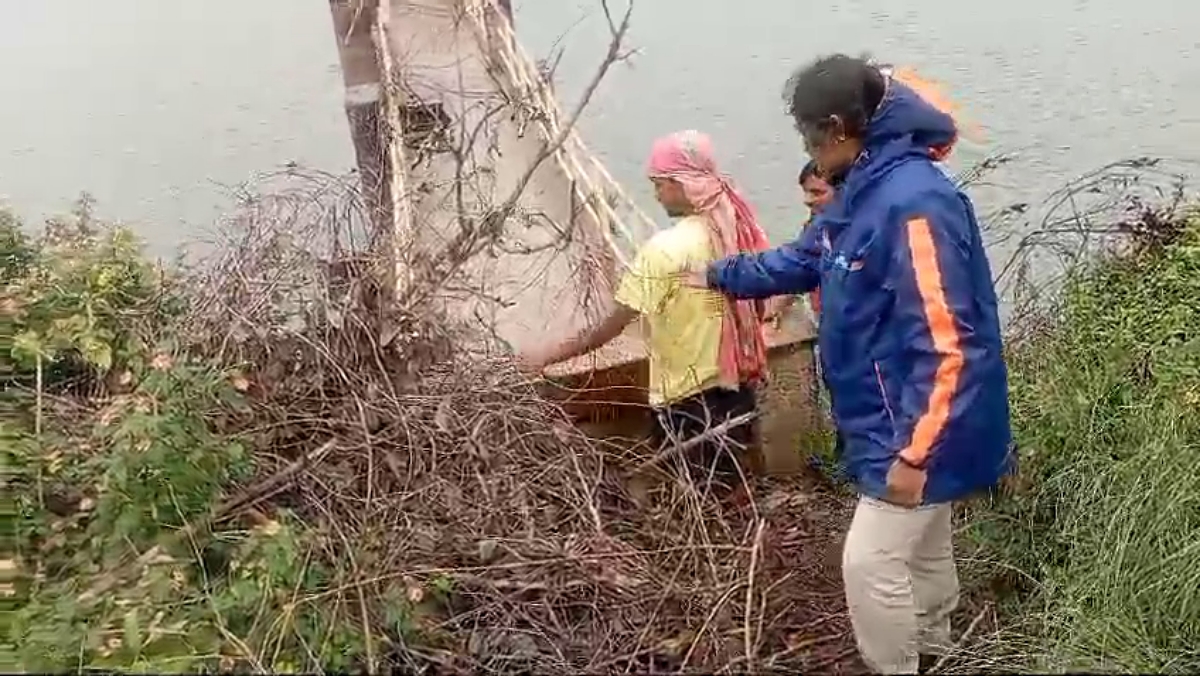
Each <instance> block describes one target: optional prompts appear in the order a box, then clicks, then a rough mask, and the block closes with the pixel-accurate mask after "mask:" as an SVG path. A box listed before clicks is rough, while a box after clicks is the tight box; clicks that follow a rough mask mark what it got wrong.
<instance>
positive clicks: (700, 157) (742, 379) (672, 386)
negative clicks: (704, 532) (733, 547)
mask: <svg viewBox="0 0 1200 676" xmlns="http://www.w3.org/2000/svg"><path fill="white" fill-rule="evenodd" d="M647 173H648V175H649V178H650V180H651V181H652V182H653V183H654V191H655V197H656V198H657V199H658V202H659V203H660V204H662V206H663V208H664V209H665V210H666V212H667V215H668V216H670V217H671V218H674V219H676V221H675V223H674V224H673V225H672V226H671V227H670V228H667V229H665V230H662V231H660V232H658V233H657V234H655V236H654V237H652V238H651V239H650V240H649V241H648V242H647V243H646V244H645V245H644V246H643V247H642V249H641V250H640V251H639V252H638V255H637V257H636V259H635V260H634V262H633V264H632V265H631V266H630V269H629V270H628V271H627V272H626V273H625V276H624V278H623V279H622V281H621V285H620V287H619V288H618V290H617V294H616V301H617V302H616V303H615V309H614V310H613V311H612V312H611V313H610V314H609V316H608V317H606V318H605V319H604V320H603V321H601V322H600V323H599V324H597V325H595V326H593V327H590V328H588V329H585V330H583V331H581V332H580V333H579V334H578V335H575V336H573V337H571V338H569V339H567V340H565V341H561V342H558V343H554V344H552V345H549V346H547V347H545V348H544V349H542V350H538V351H535V352H531V353H527V354H526V355H523V357H522V361H523V362H524V363H525V365H526V366H527V367H528V368H530V369H532V370H541V369H543V368H545V367H547V366H549V365H552V364H555V363H558V362H561V361H565V360H567V359H571V358H573V357H576V356H579V355H582V354H586V353H588V352H591V351H592V350H595V349H597V348H599V347H600V346H602V345H604V344H605V343H607V342H609V341H611V340H613V339H614V338H616V337H617V336H618V335H620V334H621V332H622V331H623V330H624V329H625V327H626V326H627V325H628V324H629V323H630V322H632V321H633V320H634V319H636V318H637V317H638V316H639V315H640V316H643V317H645V318H646V320H647V323H648V324H649V329H650V330H649V340H648V347H649V352H650V383H649V390H650V403H651V405H653V406H654V407H655V409H656V415H655V421H656V423H657V424H656V436H657V437H658V440H659V441H660V442H661V443H666V442H674V441H680V440H682V439H684V438H688V437H693V436H696V435H698V434H701V433H703V431H704V430H705V429H707V428H709V427H711V426H715V425H719V424H721V423H722V422H723V421H725V420H728V419H731V418H736V417H738V416H740V415H742V414H746V413H750V412H752V411H754V410H756V408H757V405H758V404H757V395H756V391H755V390H756V386H757V385H758V384H759V383H760V381H761V380H762V379H763V377H764V376H765V373H766V361H767V360H766V345H765V341H764V338H763V329H762V319H761V307H760V305H759V304H758V302H757V301H737V300H733V299H732V298H730V297H728V296H725V295H722V294H719V293H716V292H712V291H708V290H705V289H695V288H691V287H689V286H687V285H685V284H684V283H683V277H684V275H685V274H686V272H687V271H688V270H689V269H690V268H691V267H692V266H694V265H697V264H707V263H709V262H711V261H715V260H718V259H721V258H724V257H726V256H732V255H735V254H737V253H741V252H757V251H762V250H764V249H766V248H767V247H768V246H769V244H768V242H767V238H766V235H764V234H763V231H762V229H761V228H760V227H759V226H758V222H757V220H756V218H755V215H754V210H753V209H752V208H751V207H750V205H749V203H747V202H746V200H745V198H744V197H743V196H742V195H741V193H740V192H739V191H738V190H737V188H735V187H734V185H733V183H732V182H731V181H730V180H729V179H728V178H727V177H726V176H724V175H723V174H721V173H720V171H718V169H717V164H716V160H715V159H714V154H713V148H712V142H711V140H710V139H709V138H708V136H707V135H705V134H702V133H700V132H698V131H682V132H677V133H674V134H671V135H669V136H666V137H664V138H661V139H659V140H657V141H656V142H655V143H654V146H653V148H652V149H651V153H650V161H649V167H648V170H647ZM755 432H756V426H755V425H753V424H743V425H740V426H737V427H735V428H733V429H732V430H731V431H730V432H729V436H730V437H731V438H732V439H733V440H734V441H736V442H738V443H737V446H741V447H743V448H745V447H749V446H752V445H754V444H755V443H756V441H757V439H756V436H757V435H756V434H755ZM727 446H729V444H720V443H717V444H702V445H701V450H700V451H699V452H698V455H699V461H700V462H698V463H695V464H696V465H698V466H699V467H697V469H701V470H702V471H703V475H704V476H709V475H710V474H711V475H713V476H714V478H717V479H719V480H720V481H722V482H723V483H725V484H726V486H727V487H730V488H732V487H733V486H734V485H736V483H737V482H736V480H737V477H738V475H739V471H738V467H737V465H736V462H735V458H734V457H733V456H732V454H730V453H727V452H722V450H723V449H724V448H725V447H727ZM714 465H715V467H714ZM713 470H715V471H713Z"/></svg>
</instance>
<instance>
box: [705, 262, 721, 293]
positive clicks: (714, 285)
mask: <svg viewBox="0 0 1200 676" xmlns="http://www.w3.org/2000/svg"><path fill="white" fill-rule="evenodd" d="M725 263H726V261H725V260H719V261H715V262H713V263H710V264H709V266H708V270H707V271H706V272H705V275H704V276H705V282H706V283H707V284H708V288H710V289H712V290H714V291H721V290H722V289H721V267H722V266H723V265H725Z"/></svg>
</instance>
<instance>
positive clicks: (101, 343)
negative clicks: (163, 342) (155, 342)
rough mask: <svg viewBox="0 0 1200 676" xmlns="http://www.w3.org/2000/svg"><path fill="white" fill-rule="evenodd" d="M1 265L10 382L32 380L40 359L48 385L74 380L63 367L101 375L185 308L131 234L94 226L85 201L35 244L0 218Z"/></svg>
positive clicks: (1, 361) (1, 316)
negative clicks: (9, 341)
mask: <svg viewBox="0 0 1200 676" xmlns="http://www.w3.org/2000/svg"><path fill="white" fill-rule="evenodd" d="M0 261H2V265H3V267H2V268H0V274H3V278H2V279H3V283H4V289H3V295H2V296H0V302H2V303H3V308H2V309H0V324H2V326H3V328H4V335H7V336H12V344H11V345H9V346H5V347H7V349H5V350H3V353H0V373H3V374H6V375H8V376H9V377H13V376H20V375H29V374H30V373H32V371H33V370H34V369H35V367H36V365H37V363H38V361H39V358H40V359H41V361H42V362H43V365H44V366H45V367H47V368H50V369H51V370H50V371H49V373H50V374H51V376H52V377H51V378H50V380H54V379H55V378H54V377H53V376H54V375H56V374H57V375H60V376H64V377H65V376H66V375H67V374H73V371H72V370H71V369H70V368H65V369H64V368H62V367H63V366H67V367H69V366H71V365H76V366H80V367H83V368H85V369H91V370H93V371H94V372H99V373H101V374H103V373H105V372H107V371H108V370H110V369H111V368H113V367H114V366H115V365H118V364H125V363H126V362H128V360H129V359H130V358H132V357H134V356H137V355H140V354H143V353H144V352H145V351H146V349H147V348H148V347H149V345H148V344H147V340H146V339H147V336H146V335H145V334H146V332H148V331H151V332H152V331H153V330H154V328H155V327H157V326H159V325H161V323H162V322H164V321H166V320H168V319H169V318H170V317H172V316H175V315H177V314H179V312H180V311H181V310H182V309H183V306H182V303H181V301H180V300H179V299H178V298H177V297H176V296H175V295H173V294H171V293H170V292H169V291H170V289H169V287H168V284H167V282H168V280H167V278H166V276H165V273H164V272H162V271H159V270H156V269H155V267H154V266H153V265H152V264H150V263H149V262H148V261H146V260H145V259H144V258H143V257H142V254H141V246H140V244H139V242H138V241H137V239H136V238H135V237H134V235H133V233H132V232H131V231H130V230H129V229H127V228H124V227H120V226H114V225H108V224H103V223H99V222H97V221H96V220H95V219H94V218H93V216H92V210H91V202H90V200H88V199H87V198H86V197H85V198H83V199H81V200H80V202H79V205H78V207H77V208H76V210H75V212H74V213H73V214H72V215H71V216H70V217H69V218H66V219H58V220H54V221H51V222H49V223H48V224H47V225H46V227H45V229H44V230H43V232H42V233H41V235H40V237H39V238H37V240H35V241H30V239H29V238H28V237H27V236H25V235H24V234H23V233H22V231H21V227H20V224H19V223H18V222H17V221H16V219H15V218H14V217H12V216H11V215H10V214H8V215H3V216H0ZM56 363H57V365H58V366H59V367H60V368H59V369H57V370H53V368H52V367H54V366H55V365H56Z"/></svg>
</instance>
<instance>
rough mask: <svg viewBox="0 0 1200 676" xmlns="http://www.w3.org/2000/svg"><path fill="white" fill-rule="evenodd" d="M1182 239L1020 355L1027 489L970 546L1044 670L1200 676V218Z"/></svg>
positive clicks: (1106, 262) (1157, 245) (1076, 307)
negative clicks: (983, 559)
mask: <svg viewBox="0 0 1200 676" xmlns="http://www.w3.org/2000/svg"><path fill="white" fill-rule="evenodd" d="M1171 227H1172V232H1171V233H1170V237H1156V238H1155V239H1154V240H1153V241H1152V242H1151V245H1150V246H1139V245H1138V244H1139V243H1138V242H1137V241H1135V242H1134V243H1133V244H1134V246H1133V247H1132V248H1130V249H1127V250H1126V251H1124V252H1123V253H1121V254H1115V255H1111V256H1107V257H1104V258H1102V259H1100V260H1099V261H1098V262H1096V263H1095V264H1094V265H1091V266H1089V267H1087V268H1086V269H1085V270H1082V271H1080V272H1079V273H1077V274H1075V275H1073V276H1072V278H1071V279H1070V280H1069V281H1068V282H1067V285H1066V287H1065V289H1064V293H1063V294H1062V296H1061V301H1060V302H1059V303H1058V304H1057V306H1056V307H1055V308H1054V310H1053V312H1051V313H1048V314H1047V315H1046V316H1045V317H1043V318H1042V321H1040V322H1039V324H1038V326H1037V327H1036V329H1034V330H1031V331H1028V332H1026V333H1025V334H1024V335H1023V336H1021V337H1020V338H1019V339H1018V340H1014V341H1013V342H1012V343H1011V344H1010V351H1011V354H1010V360H1009V364H1010V379H1011V401H1012V406H1013V409H1012V413H1013V421H1014V431H1015V437H1016V441H1017V443H1018V444H1019V447H1020V450H1021V464H1022V467H1021V480H1020V482H1019V486H1018V489H1017V491H1015V493H1014V494H1012V495H1009V496H1007V497H1005V498H1001V499H998V500H996V501H994V502H992V503H991V504H990V505H987V506H986V507H982V508H978V509H976V510H974V514H973V519H972V522H971V526H970V534H971V536H972V539H973V540H974V542H975V543H976V544H977V545H980V546H981V547H982V549H981V551H982V552H983V553H984V554H985V556H987V557H988V558H989V560H990V562H991V563H993V564H995V565H996V566H997V567H996V568H995V571H996V572H998V573H999V574H1000V575H999V577H1002V578H1008V582H1009V584H1010V585H1011V586H1014V587H1015V588H1016V589H1017V590H1019V593H1018V594H1016V595H1009V596H1008V597H1007V598H1008V605H1007V607H1006V610H1007V617H1008V618H1009V620H1010V623H1013V626H1012V628H1011V630H1010V631H1009V632H1007V633H1006V635H1005V636H1003V637H1001V641H1000V644H1001V646H1005V647H1006V648H1007V652H1008V655H1007V657H1008V658H1010V659H1022V658H1023V661H1025V662H1026V664H1027V666H1028V667H1029V668H1031V669H1035V670H1050V671H1061V670H1089V671H1120V672H1126V673H1138V672H1141V673H1151V672H1174V673H1184V672H1193V673H1194V672H1196V671H1197V670H1200V471H1197V470H1198V469H1200V218H1197V217H1196V216H1195V214H1191V215H1188V216H1184V217H1181V218H1178V219H1175V220H1174V221H1173V224H1172V226H1171ZM1158 231H1161V228H1158V229H1157V230H1156V232H1158ZM1159 234H1161V232H1159ZM1014 653H1015V654H1014Z"/></svg>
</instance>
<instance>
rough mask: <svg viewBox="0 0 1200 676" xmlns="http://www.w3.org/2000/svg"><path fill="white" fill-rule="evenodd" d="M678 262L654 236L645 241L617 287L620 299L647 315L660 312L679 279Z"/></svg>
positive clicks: (619, 300)
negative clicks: (673, 260)
mask: <svg viewBox="0 0 1200 676" xmlns="http://www.w3.org/2000/svg"><path fill="white" fill-rule="evenodd" d="M676 267H677V266H675V265H672V262H671V260H670V258H669V257H668V256H667V255H666V252H665V251H663V247H662V246H661V244H660V243H659V242H657V241H655V240H653V239H651V240H650V241H649V242H647V243H646V244H645V246H643V247H642V249H641V250H640V251H638V254H637V257H636V258H634V260H633V264H632V265H630V266H629V270H628V271H627V272H626V273H625V275H624V277H622V279H621V285H620V286H619V287H617V296H616V299H617V302H618V303H620V304H621V305H624V306H625V307H627V308H630V309H632V310H636V311H638V312H639V313H641V314H643V315H649V314H657V313H659V312H661V311H662V308H663V305H664V304H665V303H666V301H667V299H668V298H670V296H671V294H672V292H673V291H674V290H675V286H676V285H677V284H678V283H679V282H678V279H677V275H676V273H677V272H679V271H678V270H677V269H676Z"/></svg>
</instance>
